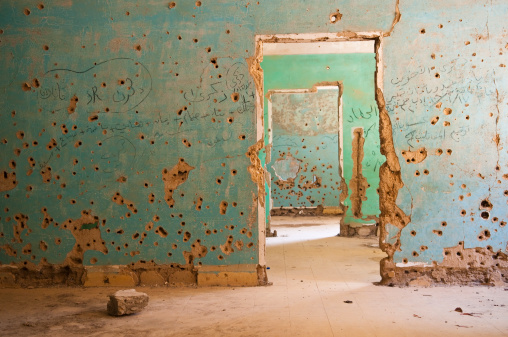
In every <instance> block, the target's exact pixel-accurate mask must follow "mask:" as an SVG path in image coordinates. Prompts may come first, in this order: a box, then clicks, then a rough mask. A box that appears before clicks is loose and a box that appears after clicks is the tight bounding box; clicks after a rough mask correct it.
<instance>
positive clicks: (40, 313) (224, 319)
mask: <svg viewBox="0 0 508 337" xmlns="http://www.w3.org/2000/svg"><path fill="white" fill-rule="evenodd" d="M274 220H275V224H274V226H273V229H276V230H277V232H278V235H279V236H278V237H276V238H269V239H267V261H268V266H269V267H270V269H269V270H268V275H269V279H270V281H271V282H273V285H272V286H268V287H256V288H195V287H187V288H138V290H139V291H143V292H146V293H148V294H149V295H150V303H149V305H148V307H147V308H146V309H145V310H144V311H142V312H141V313H139V314H136V315H132V316H124V317H118V318H114V317H110V316H108V315H107V314H106V302H107V297H106V296H107V295H108V294H109V293H112V292H113V291H114V290H116V289H112V288H87V289H85V288H45V289H1V290H0V335H1V336H16V337H19V336H69V335H82V336H319V337H322V336H425V337H430V336H508V289H504V288H487V287H434V288H402V289H401V288H390V287H379V286H375V285H373V282H376V281H379V279H380V277H379V271H378V270H379V260H380V259H381V258H382V257H383V256H384V254H383V253H382V252H381V251H380V250H379V249H378V248H376V247H377V239H357V238H340V237H336V236H335V235H336V234H337V232H338V229H339V225H338V222H337V221H336V219H333V218H332V219H330V218H328V219H326V218H323V217H320V218H314V219H313V218H308V217H301V218H291V217H280V218H278V219H274ZM288 223H292V224H293V225H292V226H286V225H285V224H288ZM295 224H296V225H295ZM320 224H321V225H320ZM346 301H351V303H346ZM457 307H460V308H461V309H462V311H463V312H462V313H460V312H457V311H455V308H457Z"/></svg>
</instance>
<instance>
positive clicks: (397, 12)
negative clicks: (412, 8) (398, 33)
mask: <svg viewBox="0 0 508 337" xmlns="http://www.w3.org/2000/svg"><path fill="white" fill-rule="evenodd" d="M399 2H400V0H397V2H396V3H395V16H394V17H393V21H392V26H391V28H390V30H389V31H388V32H386V33H384V34H383V36H385V37H387V36H390V35H392V33H393V30H394V29H395V25H396V24H397V23H398V22H399V21H400V18H401V16H402V14H401V13H400V9H399Z"/></svg>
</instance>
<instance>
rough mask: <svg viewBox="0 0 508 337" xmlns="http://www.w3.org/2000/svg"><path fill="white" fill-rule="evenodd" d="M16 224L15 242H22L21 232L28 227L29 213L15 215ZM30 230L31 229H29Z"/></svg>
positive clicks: (14, 230)
mask: <svg viewBox="0 0 508 337" xmlns="http://www.w3.org/2000/svg"><path fill="white" fill-rule="evenodd" d="M14 220H15V221H16V224H15V225H14V226H13V234H14V240H15V241H14V242H17V243H22V242H23V240H22V239H21V234H22V233H23V231H24V230H25V229H28V223H27V222H28V215H25V214H22V213H18V214H16V215H15V216H14ZM28 230H29V229H28Z"/></svg>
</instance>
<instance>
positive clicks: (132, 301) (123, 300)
mask: <svg viewBox="0 0 508 337" xmlns="http://www.w3.org/2000/svg"><path fill="white" fill-rule="evenodd" d="M147 305H148V295H147V294H145V293H141V292H137V291H136V290H135V289H129V290H118V291H117V292H115V293H114V294H111V295H109V302H108V306H107V309H108V314H109V315H111V316H122V315H130V314H134V313H137V312H140V311H141V310H143V309H144V308H145V307H146V306H147Z"/></svg>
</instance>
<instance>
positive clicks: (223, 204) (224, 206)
mask: <svg viewBox="0 0 508 337" xmlns="http://www.w3.org/2000/svg"><path fill="white" fill-rule="evenodd" d="M227 209H228V203H227V201H224V200H223V201H222V202H221V203H220V206H219V210H220V214H222V215H225V214H226V211H227Z"/></svg>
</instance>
